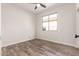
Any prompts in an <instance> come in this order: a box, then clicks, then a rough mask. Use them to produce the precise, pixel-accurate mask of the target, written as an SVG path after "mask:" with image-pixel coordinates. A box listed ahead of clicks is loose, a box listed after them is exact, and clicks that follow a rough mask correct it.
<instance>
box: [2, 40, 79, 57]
mask: <svg viewBox="0 0 79 59" xmlns="http://www.w3.org/2000/svg"><path fill="white" fill-rule="evenodd" d="M2 56H79V49H78V48H74V47H71V46H66V45H62V44H58V43H54V42H50V41H46V40H41V39H34V40H30V41H25V42H21V43H18V44H14V45H10V46H7V47H3V48H2Z"/></svg>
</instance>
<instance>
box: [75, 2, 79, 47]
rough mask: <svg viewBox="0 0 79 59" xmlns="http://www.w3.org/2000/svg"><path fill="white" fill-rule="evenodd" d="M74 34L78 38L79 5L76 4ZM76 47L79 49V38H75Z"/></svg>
mask: <svg viewBox="0 0 79 59" xmlns="http://www.w3.org/2000/svg"><path fill="white" fill-rule="evenodd" d="M76 34H77V35H78V36H79V3H78V4H76ZM76 44H77V47H79V37H77V38H76Z"/></svg>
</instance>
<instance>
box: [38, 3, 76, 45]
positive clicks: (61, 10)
mask: <svg viewBox="0 0 79 59" xmlns="http://www.w3.org/2000/svg"><path fill="white" fill-rule="evenodd" d="M54 12H58V30H57V31H42V20H41V19H40V18H41V17H42V16H44V15H48V14H52V13H54ZM37 17H38V19H37V38H40V39H45V40H48V41H53V42H58V43H62V44H67V45H72V46H74V45H75V44H76V42H75V38H74V35H75V4H62V5H56V6H53V7H51V8H50V9H49V10H46V11H43V12H42V13H40V14H39V15H38V16H37Z"/></svg>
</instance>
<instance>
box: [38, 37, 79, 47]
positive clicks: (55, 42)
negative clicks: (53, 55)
mask: <svg viewBox="0 0 79 59" xmlns="http://www.w3.org/2000/svg"><path fill="white" fill-rule="evenodd" d="M39 39H41V38H39ZM43 40H46V39H43ZM46 41H51V42H55V43H59V44H63V45H67V46H72V47H75V48H79V46H77V45H73V44H69V43H64V42H59V41H53V40H46Z"/></svg>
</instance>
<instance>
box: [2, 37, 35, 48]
mask: <svg viewBox="0 0 79 59" xmlns="http://www.w3.org/2000/svg"><path fill="white" fill-rule="evenodd" d="M33 39H34V38H32V39H27V40H23V41H18V42H15V43H10V44H7V45H3V44H2V47H6V46H10V45H14V44H18V43H21V42H25V41H29V40H33Z"/></svg>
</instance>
